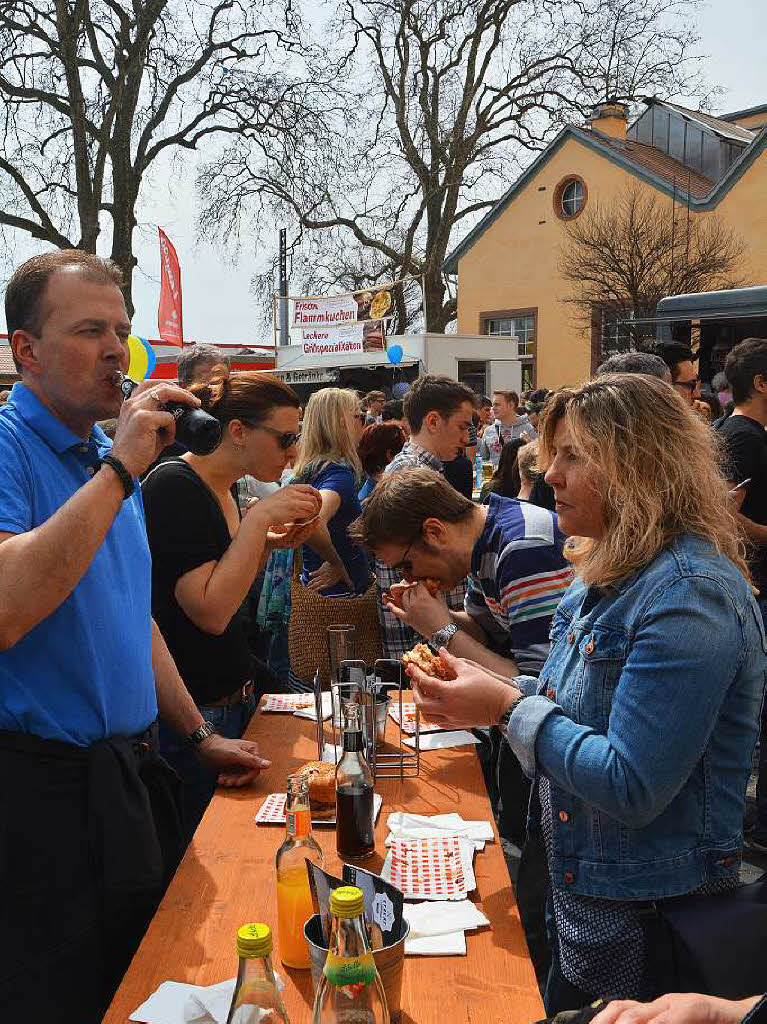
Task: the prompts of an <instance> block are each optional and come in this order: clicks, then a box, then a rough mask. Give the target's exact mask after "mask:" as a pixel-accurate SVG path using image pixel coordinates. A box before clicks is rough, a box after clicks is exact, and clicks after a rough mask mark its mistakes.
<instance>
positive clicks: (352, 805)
mask: <svg viewBox="0 0 767 1024" xmlns="http://www.w3.org/2000/svg"><path fill="white" fill-rule="evenodd" d="M343 715H344V724H343V732H344V736H343V754H342V756H341V760H340V761H339V762H338V767H337V768H336V822H337V824H336V849H337V850H338V856H339V857H340V858H341V859H342V860H365V858H367V857H370V856H372V854H374V853H375V837H374V834H373V773H372V772H371V770H370V765H369V764H368V763H367V761H366V760H365V758H364V755H363V753H362V748H363V737H362V721H361V719H362V708H361V706H360V705H359V704H355V703H353V702H349V703H347V704H345V705H344V708H343Z"/></svg>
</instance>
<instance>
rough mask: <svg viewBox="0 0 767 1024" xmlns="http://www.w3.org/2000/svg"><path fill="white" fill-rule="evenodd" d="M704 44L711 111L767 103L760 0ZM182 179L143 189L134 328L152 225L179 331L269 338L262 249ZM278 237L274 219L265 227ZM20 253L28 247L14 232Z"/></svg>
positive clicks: (193, 336)
mask: <svg viewBox="0 0 767 1024" xmlns="http://www.w3.org/2000/svg"><path fill="white" fill-rule="evenodd" d="M700 33H701V37H702V47H703V50H704V52H706V53H707V54H708V55H709V57H710V70H709V77H710V80H711V81H712V82H714V83H717V84H719V85H721V86H723V87H724V88H725V90H726V93H725V96H724V98H723V100H722V103H721V106H720V108H719V110H718V111H717V112H726V111H733V110H740V109H742V108H744V107H750V106H755V105H756V104H760V103H767V70H765V67H766V65H765V57H764V45H765V40H766V39H767V3H766V2H765V0H709V4H708V7H707V9H706V10H705V11H704V12H703V14H702V15H701V19H700ZM185 159H187V161H188V162H189V164H190V168H189V169H190V173H189V174H188V176H187V180H186V181H181V182H180V181H179V180H178V178H177V177H175V176H173V177H172V181H173V187H172V189H171V188H169V185H168V181H167V180H165V181H163V180H160V179H159V178H158V180H156V181H155V182H153V183H152V187H151V194H150V191H149V190H146V191H145V192H144V196H146V197H147V199H145V200H144V202H143V205H142V207H141V208H140V210H139V221H140V228H139V230H138V231H137V234H136V255H137V257H138V261H139V265H138V268H137V270H136V273H135V275H134V302H135V305H136V314H135V317H134V329H135V331H136V333H138V334H142V335H144V336H149V337H156V335H157V300H158V296H159V251H158V244H157V227H156V225H157V224H158V223H159V224H160V225H161V226H162V227H163V229H164V230H165V231H166V232H167V234H168V236H169V237H170V239H171V241H172V242H173V243H174V245H175V246H176V250H177V252H178V255H179V259H180V261H181V273H182V282H183V295H184V337H185V340H187V341H225V342H242V343H250V344H253V343H254V342H255V343H258V342H259V341H261V342H263V341H271V323H270V322H268V323H265V322H264V321H263V318H262V316H261V314H260V312H259V311H258V309H257V308H256V306H255V304H254V302H253V300H252V298H251V295H250V281H251V278H252V276H253V273H254V272H255V271H257V270H258V269H260V265H261V264H262V261H263V258H264V253H263V251H262V252H258V251H253V243H252V241H249V240H248V239H247V238H245V239H244V245H243V246H242V251H241V253H240V256H239V258H238V259H237V261H236V263H234V264H233V263H232V262H231V260H230V259H228V258H227V257H226V255H225V253H224V252H223V251H222V247H220V246H215V247H214V246H212V245H210V244H207V243H206V242H205V241H204V240H203V241H199V240H198V239H197V232H196V226H195V203H194V194H193V166H192V161H193V159H194V158H193V155H192V154H188V155H186V156H185ZM270 236H271V237H272V238H273V244H274V245H275V246H276V245H277V226H276V225H275V228H274V231H273V232H267V233H266V241H267V243H268V240H269V237H270ZM19 243H20V244H19V246H18V259H19V260H21V259H23V258H24V257H25V256H27V255H31V254H32V252H34V251H35V250H34V248H32V247H31V245H30V243H29V242H27V241H25V240H23V239H20V240H19Z"/></svg>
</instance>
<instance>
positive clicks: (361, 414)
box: [354, 412, 367, 423]
mask: <svg viewBox="0 0 767 1024" xmlns="http://www.w3.org/2000/svg"><path fill="white" fill-rule="evenodd" d="M354 419H355V420H359V421H360V423H364V422H365V420H366V419H367V416H366V415H365V413H364V412H355V414H354Z"/></svg>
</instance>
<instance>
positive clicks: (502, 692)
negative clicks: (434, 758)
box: [405, 647, 521, 729]
mask: <svg viewBox="0 0 767 1024" xmlns="http://www.w3.org/2000/svg"><path fill="white" fill-rule="evenodd" d="M439 656H440V658H441V660H442V663H443V665H445V666H446V667H447V668H449V669H451V670H452V672H454V673H455V679H451V680H449V681H447V682H446V681H445V680H443V679H435V678H434V676H427V675H426V673H425V672H422V671H421V669H419V668H416V666H415V665H411V664H408V665H406V666H405V671H406V672H407V674H408V676H409V677H410V680H411V682H412V684H413V696H414V698H415V702H416V704H417V705H418V707H419V709H420V711H421V714H422V715H424V716H425V717H426V718H428V719H429V721H430V722H434V724H435V725H441V726H443V727H445V728H448V729H472V728H474V727H475V726H481V725H495V723H496V722H497V721H498V719H499V718H500V717H501V715H502V714H503V713H504V711H506V710H507V709H508V708H509V707H510V706H511V704H512V702H513V701H514V700H516V699H517V697H519V696H521V694H520V691H519V690H518V689H517V688H516V686H514V684H513V683H512V682H508V683H507V682H504V681H502V680H501V679H499V678H498V676H495V675H491V674H490V673H489V672H486V671H485V669H483V668H480V667H479V666H478V665H476V664H475V663H474V662H471V661H466V660H465V659H464V658H454V657H453V656H452V655H451V654H449V653H448V652H447V651H446V650H445V648H444V647H443V648H441V650H440V652H439Z"/></svg>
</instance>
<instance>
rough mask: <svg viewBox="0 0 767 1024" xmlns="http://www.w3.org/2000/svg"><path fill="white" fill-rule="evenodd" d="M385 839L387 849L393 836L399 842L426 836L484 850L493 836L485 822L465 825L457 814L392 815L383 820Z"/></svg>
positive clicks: (489, 825)
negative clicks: (459, 840) (454, 839)
mask: <svg viewBox="0 0 767 1024" xmlns="http://www.w3.org/2000/svg"><path fill="white" fill-rule="evenodd" d="M386 826H387V828H388V829H389V835H388V836H387V837H386V845H387V846H391V844H392V838H393V837H394V836H397V837H400V838H402V839H428V838H429V837H430V836H445V835H452V836H460V837H461V838H462V839H470V840H471V841H472V842H473V843H474V849H475V850H484V848H485V843H491V842H493V840H494V838H495V836H494V833H493V826H492V825H491V824H490V822H489V821H465V820H464V819H463V818H462V817H461V815H460V814H455V813H453V814H409V813H408V812H406V811H393V812H392V813H391V814H390V815H389V817H388V818H387V819H386Z"/></svg>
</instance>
